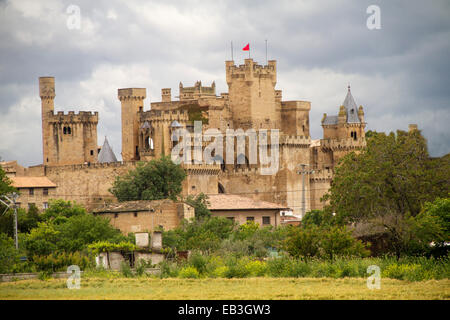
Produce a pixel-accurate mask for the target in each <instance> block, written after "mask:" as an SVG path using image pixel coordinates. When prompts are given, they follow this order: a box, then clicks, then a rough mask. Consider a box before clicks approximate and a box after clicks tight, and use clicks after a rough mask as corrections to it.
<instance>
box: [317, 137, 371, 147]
mask: <svg viewBox="0 0 450 320" xmlns="http://www.w3.org/2000/svg"><path fill="white" fill-rule="evenodd" d="M320 146H321V148H322V149H324V150H327V149H328V150H346V149H360V148H363V147H365V146H366V139H365V138H359V139H357V140H354V139H353V138H349V139H340V140H336V139H321V140H320Z"/></svg>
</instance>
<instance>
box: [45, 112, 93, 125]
mask: <svg viewBox="0 0 450 320" xmlns="http://www.w3.org/2000/svg"><path fill="white" fill-rule="evenodd" d="M48 121H49V122H51V123H58V122H72V123H73V122H84V123H86V122H90V123H98V112H97V111H95V112H91V111H80V112H78V113H75V111H69V112H67V113H64V111H58V112H57V113H56V114H55V113H53V112H52V113H51V114H49V117H48Z"/></svg>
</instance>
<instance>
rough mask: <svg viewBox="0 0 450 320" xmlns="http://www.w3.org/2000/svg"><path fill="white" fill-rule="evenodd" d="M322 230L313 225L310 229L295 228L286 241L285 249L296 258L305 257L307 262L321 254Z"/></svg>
mask: <svg viewBox="0 0 450 320" xmlns="http://www.w3.org/2000/svg"><path fill="white" fill-rule="evenodd" d="M320 236H321V232H320V229H319V228H318V227H317V226H315V225H312V226H310V227H308V228H299V227H295V228H292V229H291V230H290V233H289V235H288V237H287V238H286V240H285V241H284V245H283V248H284V250H286V251H287V252H288V253H289V254H290V255H291V256H293V257H295V258H300V257H303V258H304V259H305V261H307V260H308V259H309V258H311V257H314V256H317V255H318V254H319V252H320Z"/></svg>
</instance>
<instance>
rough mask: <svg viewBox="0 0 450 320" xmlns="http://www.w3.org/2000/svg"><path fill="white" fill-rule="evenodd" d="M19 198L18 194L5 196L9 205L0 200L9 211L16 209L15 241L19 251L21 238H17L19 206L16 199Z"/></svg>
mask: <svg viewBox="0 0 450 320" xmlns="http://www.w3.org/2000/svg"><path fill="white" fill-rule="evenodd" d="M18 196H19V195H18V194H17V192H13V193H11V194H10V195H9V197H8V196H6V195H3V196H2V197H3V198H5V199H6V200H7V201H8V202H9V203H7V202H5V201H3V200H2V199H0V202H1V203H3V204H4V205H5V206H6V207H7V208H8V209H11V206H12V207H13V208H14V240H15V244H16V250H19V238H18V237H17V233H18V230H17V205H16V199H17V197H18ZM5 212H6V210H5ZM3 213H4V212H3Z"/></svg>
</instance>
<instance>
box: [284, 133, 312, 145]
mask: <svg viewBox="0 0 450 320" xmlns="http://www.w3.org/2000/svg"><path fill="white" fill-rule="evenodd" d="M280 145H282V146H283V145H286V146H303V147H309V146H310V145H311V137H306V136H290V135H282V136H280Z"/></svg>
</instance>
